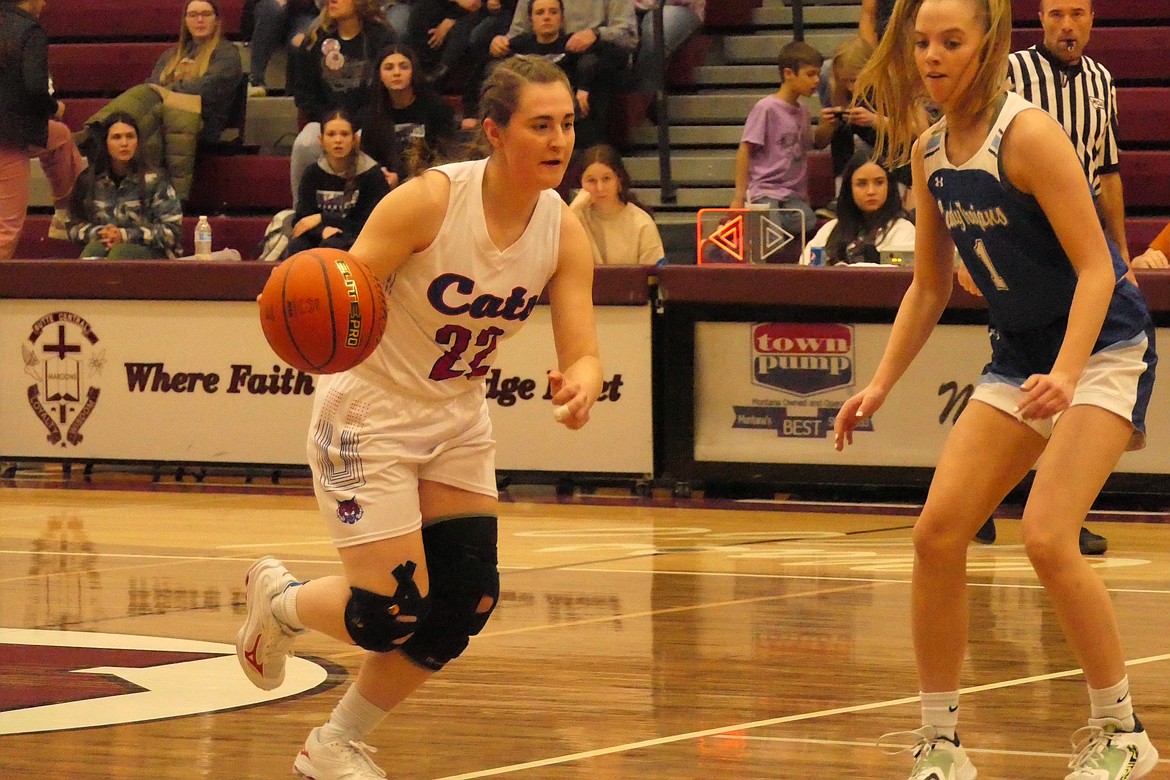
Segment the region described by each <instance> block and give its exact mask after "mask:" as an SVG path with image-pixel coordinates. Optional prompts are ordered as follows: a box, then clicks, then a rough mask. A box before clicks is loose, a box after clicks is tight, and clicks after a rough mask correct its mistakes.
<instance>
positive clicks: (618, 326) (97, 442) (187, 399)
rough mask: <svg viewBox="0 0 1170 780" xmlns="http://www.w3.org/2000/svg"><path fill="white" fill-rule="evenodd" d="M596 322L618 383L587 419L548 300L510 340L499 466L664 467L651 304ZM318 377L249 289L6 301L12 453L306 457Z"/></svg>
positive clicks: (254, 459) (2, 370)
mask: <svg viewBox="0 0 1170 780" xmlns="http://www.w3.org/2000/svg"><path fill="white" fill-rule="evenodd" d="M597 328H598V337H599V339H600V342H601V347H602V357H603V361H604V364H605V371H606V374H605V380H606V385H605V390H604V392H603V394H602V396H603V400H602V401H601V402H599V403H598V404H597V405H596V406H595V407H594V411H593V414H592V420H591V422H590V423H589V425H587V426H586V427H585V428H584V429H583V430H581V431H577V432H573V431H568V430H567V429H565V428H564V427H563V426H561V425H559V424H557V423H556V422H555V421H554V420H553V416H552V404H551V402H550V401H549V400H548V399H547V398H544V397H543V396H544V395H545V394H546V391H547V380H546V378H545V377H546V372H547V371H548V370H549V369H550V368H553V367H555V366H556V357H555V354H556V353H555V350H554V348H553V341H552V325H551V317H550V313H549V310H548V307H538V308H537V309H536V310H535V311H534V312H533V314H532V317H531V318H530V319H529V322H528V324H527V327H525V329H524V330H523V331H521V332H520V334H519V335H518V336H516V337H515V338H513V339H511V340H509V342H508V343H507V344H505V345H504V347H503V348H502V349H501V354H500V357H499V359H498V360H497V362H496V366H495V368H494V369H493V370H492V373H491V374H490V375H489V380H490V382H489V397H490V399H491V402H490V407H491V410H492V420H493V423H494V424H495V431H496V438H497V440H498V441H499V444H500V453H499V459H498V463H497V466H498V468H500V469H502V470H535V471H582V472H608V473H636V474H649V473H652V472H653V441H652V438H653V437H652V431H651V414H650V404H651V399H650V307H649V306H610V307H598V309H597ZM391 337H392V336H391ZM315 385H316V381H315V377H313V376H311V375H308V374H304V373H302V372H299V371H297V370H295V369H293V368H290V367H289V366H287V365H284V364H283V363H281V362H280V360H279V359H277V358H276V356H275V355H274V354H273V353H272V351H271V349H269V347H268V344H267V343H266V342H265V340H264V336H263V334H262V333H261V330H260V327H259V321H258V319H257V315H256V305H255V304H254V303H250V302H220V301H134V300H118V301H114V300H109V301H107V300H94V301H86V300H7V301H5V302H4V305H3V307H2V309H0V456H4V457H10V458H20V457H29V458H33V457H36V458H70V459H79V460H84V459H87V458H92V459H95V460H102V459H111V460H161V461H179V462H186V463H264V464H304V463H306V457H305V435H306V430H307V427H308V422H309V414H310V411H311V407H312V393H313V389H314V387H315ZM614 441H621V442H622V443H623V446H622V447H620V448H615V447H613V444H612V443H613V442H614Z"/></svg>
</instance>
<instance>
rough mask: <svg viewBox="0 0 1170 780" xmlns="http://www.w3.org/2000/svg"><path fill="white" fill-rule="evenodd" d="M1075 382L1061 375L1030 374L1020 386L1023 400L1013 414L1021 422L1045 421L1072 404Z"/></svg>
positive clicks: (1073, 379)
mask: <svg viewBox="0 0 1170 780" xmlns="http://www.w3.org/2000/svg"><path fill="white" fill-rule="evenodd" d="M1076 387H1077V382H1076V379H1075V378H1073V377H1067V376H1064V375H1063V374H1032V376H1030V377H1028V378H1027V380H1025V381H1024V384H1022V385H1020V389H1021V390H1023V391H1024V399H1023V400H1022V401H1020V405H1019V406H1017V407H1016V409H1015V412H1016V414H1017V415H1019V417H1020V419H1021V420H1047V419H1048V418H1049V417H1051V416H1052V415H1054V414H1057V413H1058V412H1063V411H1064V410H1065V409H1067V408H1068V407H1069V405H1070V404H1071V403H1072V397H1073V392H1074V391H1075V390H1076Z"/></svg>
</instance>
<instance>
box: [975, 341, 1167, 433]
mask: <svg viewBox="0 0 1170 780" xmlns="http://www.w3.org/2000/svg"><path fill="white" fill-rule="evenodd" d="M1148 347H1149V342H1148V340H1147V338H1146V336H1145V335H1144V334H1143V335H1140V336H1138V337H1137V338H1135V339H1133V340H1131V341H1127V342H1123V343H1120V344H1115V345H1113V346H1110V347H1107V348H1105V349H1103V350H1101V351H1100V352H1097V353H1095V354H1093V355H1091V356H1090V357H1089V360H1088V362H1087V363H1086V364H1085V371H1084V373H1083V374H1081V378H1080V381H1078V382H1077V386H1076V390H1074V391H1073V398H1072V402H1071V403H1070V404H1069V407H1070V408H1071V407H1073V406H1079V405H1085V406H1098V407H1100V408H1102V409H1105V410H1107V411H1110V412H1113V413H1114V414H1116V415H1117V416H1118V417H1121V418H1123V419H1126V420H1129V421H1130V423H1132V424H1133V426H1134V431H1133V437H1132V438H1131V439H1130V442H1129V446H1128V447H1127V449H1129V450H1140V449H1142V448H1143V447H1145V446H1146V431H1145V418H1146V407H1147V406H1148V405H1149V402H1150V392H1151V389H1152V387H1153V376H1152V374H1153V366H1152V365H1151V364H1149V363H1147V359H1148V356H1149V355H1148V352H1147V350H1148ZM1026 379H1027V377H1025V378H1024V379H1019V380H1017V379H1015V378H1009V377H1004V376H1000V375H998V374H984V375H983V376H982V377H980V378H979V384H978V385H977V386H976V387H975V391H974V392H973V393H972V394H971V398H972V399H973V400H978V401H982V402H983V403H985V404H987V405H988V406H992V407H994V408H996V409H999V410H1000V411H1002V412H1005V413H1007V414H1010V415H1011V416H1013V417H1015V418H1016V419H1017V420H1019V421H1020V422H1022V423H1024V424H1025V425H1027V426H1028V427H1029V428H1032V429H1033V430H1034V431H1036V432H1037V433H1039V434H1040V435H1041V436H1043V437H1044V438H1045V439H1048V438H1050V437H1051V436H1052V428H1053V426H1054V425H1055V424H1056V421H1057V420H1059V419H1060V413H1057V414H1055V415H1053V416H1052V417H1050V418H1048V419H1047V420H1024V419H1022V418H1021V417H1020V416H1019V415H1018V414H1017V413H1016V411H1015V410H1016V408H1017V407H1019V405H1020V403H1022V402H1023V399H1024V395H1025V393H1024V391H1023V390H1021V389H1020V385H1021V384H1023V382H1024V381H1025V380H1026Z"/></svg>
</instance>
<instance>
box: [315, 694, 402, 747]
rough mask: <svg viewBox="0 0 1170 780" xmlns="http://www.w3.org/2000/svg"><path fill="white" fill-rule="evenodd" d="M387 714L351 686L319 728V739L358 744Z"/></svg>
mask: <svg viewBox="0 0 1170 780" xmlns="http://www.w3.org/2000/svg"><path fill="white" fill-rule="evenodd" d="M388 714H389V713H388V712H387V711H386V710H384V709H382V708H381V707H379V706H378V705H376V704H374V703H373V702H371V701H370V700H369V699H367V698H366V697H365V696H362V695H361V694H360V693H358V689H357V686H356V685H351V686H349V690H348V691H346V692H345V695H344V696H342V697H341V701H339V702H338V703H337V706H336V707H335V708H334V709H333V714H332V715H330V716H329V722H328V723H326V724H325V725H324V726H322V727H321V731H320V737H319V738H320V740H321V741H322V742H332V741H334V740H337V741H340V742H360V741H362V740H364V739H365V738H366V735H367V734H369V733H370V732H371V731H373V730H374V728H375V727H376V726H377V725H378V724H379V723H381V722H382V719H383V718H385V717H386V716H387V715H388Z"/></svg>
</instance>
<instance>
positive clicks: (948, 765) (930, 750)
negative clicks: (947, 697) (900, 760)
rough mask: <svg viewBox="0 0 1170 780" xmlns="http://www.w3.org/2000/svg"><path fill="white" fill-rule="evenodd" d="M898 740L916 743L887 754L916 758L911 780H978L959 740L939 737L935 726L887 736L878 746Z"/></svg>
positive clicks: (884, 736)
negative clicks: (905, 754)
mask: <svg viewBox="0 0 1170 780" xmlns="http://www.w3.org/2000/svg"><path fill="white" fill-rule="evenodd" d="M899 737H908V738H910V739H911V740H913V743H912V744H910V745H908V746H904V747H899V748H898V749H897V750H889V751H887V752H889V753H903V752H909V753H912V754H913V756H914V768H913V769H912V770H911V771H910V780H975V777H976V776H977V774H978V773H977V772H976V771H975V765H974V764H972V763H971V761H970V760H969V759H968V758H967V751H965V750H963V748H962V747H961V746H960V745H959V743H958V741H957V740H956V741H953V742H952V741H951V740H950V739H947V738H946V737H944V736H940V735H939V734H938V732H936V731H935V728H934V726H923V727H922V728H920V729H915V730H914V731H895V732H893V733H890V734H885V735H883V736H882V738H881V739H879V740H878V745H879V746H881V745H882V744H883V743H890V742H892V741H893V740H892V738H899ZM894 744H896V743H894Z"/></svg>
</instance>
